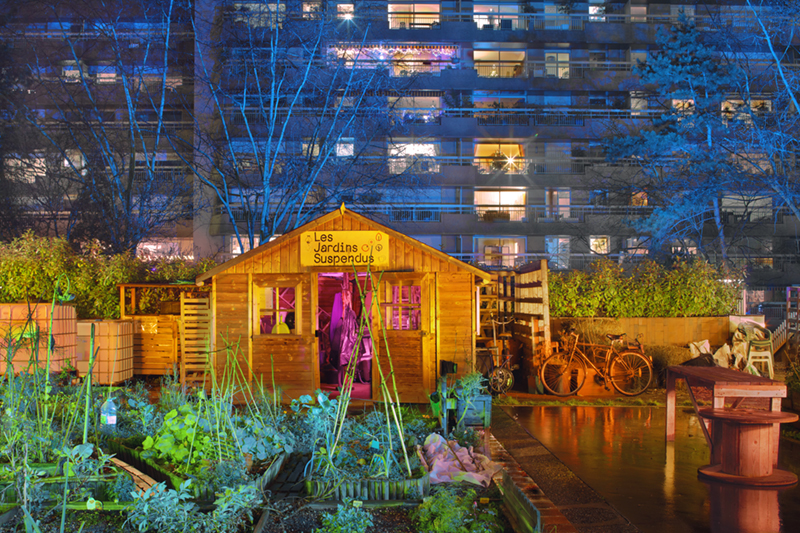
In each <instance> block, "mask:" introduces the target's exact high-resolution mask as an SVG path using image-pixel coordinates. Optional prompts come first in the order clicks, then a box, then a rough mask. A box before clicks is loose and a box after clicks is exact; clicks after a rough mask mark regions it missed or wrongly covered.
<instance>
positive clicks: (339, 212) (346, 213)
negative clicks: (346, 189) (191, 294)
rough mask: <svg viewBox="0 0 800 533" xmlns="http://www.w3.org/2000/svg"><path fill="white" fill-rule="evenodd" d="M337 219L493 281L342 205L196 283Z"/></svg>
mask: <svg viewBox="0 0 800 533" xmlns="http://www.w3.org/2000/svg"><path fill="white" fill-rule="evenodd" d="M337 217H350V218H351V219H353V220H356V221H358V222H360V223H362V224H366V225H369V226H371V227H373V228H374V229H376V230H378V231H383V232H385V233H387V234H388V235H389V236H391V237H394V238H395V239H398V240H400V241H402V242H404V243H406V244H408V245H411V246H414V247H416V248H419V249H420V250H422V251H424V252H425V253H428V254H430V255H432V256H435V257H436V258H438V259H440V260H442V261H445V262H447V263H450V264H452V265H455V266H457V267H458V268H461V269H463V270H466V271H468V272H470V273H472V274H474V275H476V276H478V277H480V278H481V279H483V280H484V281H491V279H492V275H491V274H490V273H489V272H486V271H485V270H481V269H480V268H477V267H475V266H472V265H469V264H467V263H464V262H463V261H459V260H458V259H456V258H455V257H452V256H451V255H448V254H446V253H444V252H442V251H441V250H437V249H436V248H432V247H431V246H428V245H427V244H424V243H422V242H419V241H418V240H416V239H413V238H411V237H409V236H408V235H404V234H402V233H400V232H399V231H396V230H393V229H391V228H389V227H387V226H384V225H383V224H379V223H378V222H375V221H374V220H372V219H370V218H367V217H365V216H364V215H360V214H358V213H355V212H353V211H350V210H347V209H345V208H344V205H342V207H341V208H339V209H334V210H333V211H331V212H329V213H326V214H324V215H322V216H320V217H318V218H315V219H314V220H312V221H310V222H308V223H307V224H304V225H302V226H300V227H299V228H297V229H294V230H292V231H290V232H289V233H286V234H284V235H281V236H280V237H278V238H277V239H275V240H273V241H270V242H267V243H264V244H262V245H261V246H258V247H256V248H253V249H252V250H250V251H248V252H246V253H243V254H241V255H239V256H237V257H235V258H233V259H231V260H230V261H226V262H225V263H222V264H221V265H218V266H216V267H214V268H212V269H211V270H209V271H207V272H204V273H203V274H201V275H199V276H197V278H196V280H195V282H196V283H197V284H198V285H203V284H204V282H205V281H207V280H208V279H210V278H212V277H213V276H216V275H217V274H220V273H222V272H225V271H226V270H229V269H230V268H232V267H234V266H236V265H237V264H239V263H242V262H244V261H247V260H248V259H250V258H252V257H254V256H257V255H259V254H262V253H264V252H265V251H268V250H270V248H273V247H276V246H280V245H281V244H283V243H285V242H287V241H289V240H291V239H293V238H298V239H299V238H300V234H301V233H303V232H306V231H312V230H314V229H315V228H317V227H319V226H321V225H323V224H325V223H327V222H330V221H332V220H334V219H336V218H337Z"/></svg>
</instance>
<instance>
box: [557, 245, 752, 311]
mask: <svg viewBox="0 0 800 533" xmlns="http://www.w3.org/2000/svg"><path fill="white" fill-rule="evenodd" d="M730 277H731V275H730V274H729V273H727V274H726V273H725V272H722V271H721V270H718V269H716V268H715V267H713V266H711V265H709V264H708V263H707V262H705V261H700V260H696V261H677V262H675V263H674V264H672V265H671V266H664V265H661V264H659V263H656V262H654V261H644V262H642V263H640V264H637V265H636V266H635V267H634V268H632V269H631V270H630V271H625V270H624V269H623V268H622V267H621V266H620V265H618V264H616V263H614V262H613V261H610V260H608V259H601V260H599V261H596V262H594V263H592V266H591V271H590V272H582V271H572V272H568V273H558V272H552V273H550V275H549V278H548V291H549V297H550V314H551V315H552V316H559V317H687V316H719V315H726V314H729V313H730V312H731V310H732V309H733V308H734V306H735V305H736V301H737V298H738V296H739V293H740V284H739V283H730V282H728V281H726V278H730Z"/></svg>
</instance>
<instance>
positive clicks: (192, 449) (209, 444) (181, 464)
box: [142, 403, 219, 474]
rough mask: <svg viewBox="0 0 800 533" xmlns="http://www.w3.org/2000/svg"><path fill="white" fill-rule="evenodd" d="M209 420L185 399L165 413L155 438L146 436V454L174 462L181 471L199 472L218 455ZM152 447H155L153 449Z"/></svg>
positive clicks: (143, 444)
mask: <svg viewBox="0 0 800 533" xmlns="http://www.w3.org/2000/svg"><path fill="white" fill-rule="evenodd" d="M218 444H219V443H215V442H213V441H212V438H211V434H210V424H209V422H208V420H206V419H204V418H203V417H201V416H198V414H197V412H196V410H195V406H194V405H193V404H191V403H186V404H184V405H182V406H180V408H178V409H177V410H176V409H173V410H172V411H170V412H169V413H167V414H166V415H165V416H164V423H163V424H162V426H161V429H159V431H158V433H156V436H155V438H153V437H151V436H147V438H145V440H144V442H143V443H142V448H143V449H144V450H145V452H148V451H150V453H147V454H146V455H145V456H147V455H150V456H152V455H155V457H157V458H159V459H162V460H164V461H166V462H169V463H172V464H174V465H175V467H176V469H177V470H178V471H179V472H183V473H190V472H191V473H195V474H196V473H199V471H200V469H201V468H203V467H207V466H209V465H210V461H211V459H212V458H214V457H217V454H216V450H215V446H216V445H218ZM151 450H152V451H151Z"/></svg>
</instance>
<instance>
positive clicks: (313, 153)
mask: <svg viewBox="0 0 800 533" xmlns="http://www.w3.org/2000/svg"><path fill="white" fill-rule="evenodd" d="M302 150H303V152H302V153H303V156H304V157H312V158H313V157H318V156H319V143H318V142H314V143H311V142H307V141H306V142H303V145H302Z"/></svg>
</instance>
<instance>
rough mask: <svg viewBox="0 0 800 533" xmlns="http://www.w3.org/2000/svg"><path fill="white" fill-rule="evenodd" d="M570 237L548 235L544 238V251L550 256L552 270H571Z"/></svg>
mask: <svg viewBox="0 0 800 533" xmlns="http://www.w3.org/2000/svg"><path fill="white" fill-rule="evenodd" d="M569 248H570V243H569V237H568V236H565V235H548V236H547V237H545V238H544V251H545V253H546V254H547V256H548V260H549V265H548V267H549V268H550V269H551V270H567V269H568V268H569V251H570V250H569Z"/></svg>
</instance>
